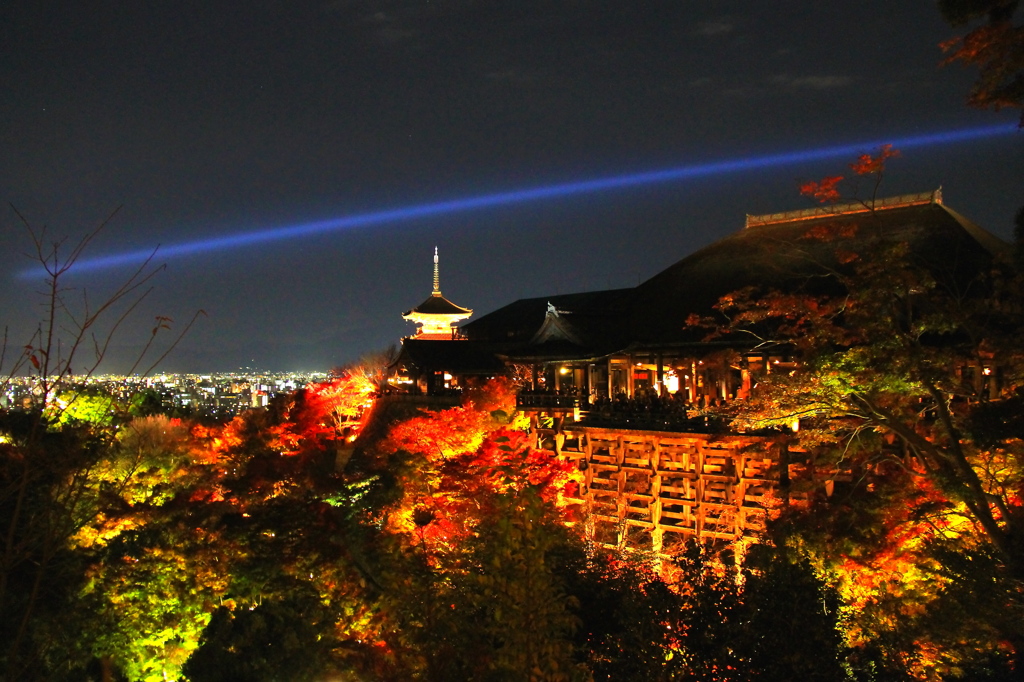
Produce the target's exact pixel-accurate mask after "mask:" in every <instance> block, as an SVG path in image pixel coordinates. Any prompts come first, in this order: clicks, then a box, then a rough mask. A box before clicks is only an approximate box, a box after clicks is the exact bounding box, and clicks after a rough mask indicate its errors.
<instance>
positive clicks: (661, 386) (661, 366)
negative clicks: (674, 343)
mask: <svg viewBox="0 0 1024 682" xmlns="http://www.w3.org/2000/svg"><path fill="white" fill-rule="evenodd" d="M658 395H660V396H661V397H663V398H664V397H665V395H666V391H665V358H664V356H662V354H661V353H658Z"/></svg>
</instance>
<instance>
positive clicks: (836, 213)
mask: <svg viewBox="0 0 1024 682" xmlns="http://www.w3.org/2000/svg"><path fill="white" fill-rule="evenodd" d="M829 234H831V235H833V236H831V237H830V236H828V235H829ZM836 235H839V236H838V237H836ZM878 238H883V239H885V240H888V241H896V242H903V243H906V244H907V246H908V248H909V252H910V254H911V258H912V259H913V260H914V262H916V263H918V264H920V265H923V266H924V267H926V268H928V270H929V271H930V272H931V273H932V275H933V276H934V277H935V278H936V280H937V281H940V282H942V283H943V284H944V286H947V287H953V288H955V289H959V290H962V291H967V290H969V284H970V282H971V281H972V280H973V279H974V278H975V277H976V276H977V275H978V273H979V272H983V271H986V270H987V269H988V268H989V267H990V266H991V264H992V262H993V260H994V259H997V258H1001V257H1003V256H1005V255H1007V254H1008V249H1009V246H1008V245H1007V244H1006V243H1005V242H1003V241H1002V240H1001V239H999V238H998V237H996V236H994V235H992V234H991V233H989V232H986V231H985V230H983V229H982V228H980V227H978V226H977V225H975V224H974V223H972V222H971V221H970V220H968V219H966V218H964V217H963V216H961V215H960V214H959V213H957V212H956V211H953V210H952V209H950V208H948V207H946V206H944V205H943V204H942V197H941V194H940V193H939V192H929V193H924V194H919V195H905V196H902V197H893V198H889V199H879V200H878V201H876V202H874V205H872V206H866V205H865V204H863V203H858V204H850V205H846V206H833V207H826V208H814V209H809V210H803V211H793V212H789V213H777V214H768V215H765V216H748V217H747V227H746V229H743V230H741V231H739V232H736V233H735V234H733V235H731V236H728V237H726V238H724V239H721V240H719V241H717V242H715V243H713V244H711V245H709V246H707V247H705V248H703V249H701V250H699V251H697V252H695V253H693V254H691V255H689V256H687V257H685V258H683V259H682V260H680V261H678V262H677V263H675V264H674V265H671V266H669V267H668V268H666V269H665V270H663V271H661V272H660V273H658V274H656V275H654V276H653V277H651V278H650V279H648V280H647V281H645V282H643V283H642V284H640V285H639V286H637V287H635V288H631V289H614V290H608V291H593V292H584V293H578V294H568V295H558V296H546V297H541V298H532V299H520V300H518V301H515V302H513V303H510V304H508V305H506V306H504V307H503V308H499V309H498V310H496V311H494V312H492V313H489V314H487V315H485V316H483V317H481V318H479V319H478V320H476V321H475V322H471V323H469V324H467V325H464V326H463V327H462V331H463V332H464V333H465V334H466V336H467V337H468V338H470V339H476V340H479V341H481V342H484V341H487V342H492V343H495V344H501V345H502V346H503V348H502V351H501V353H502V355H504V356H506V357H515V358H520V359H523V360H526V359H528V358H530V357H533V358H536V359H537V360H540V359H541V358H548V359H550V358H568V357H570V356H573V355H575V356H576V357H577V358H579V359H581V360H582V359H584V358H587V357H590V358H593V357H599V356H601V355H602V354H605V355H607V354H611V353H615V352H619V351H622V350H624V349H634V350H642V349H645V348H648V349H651V348H668V347H682V346H699V345H703V337H704V334H705V333H706V332H705V331H704V330H700V329H696V328H690V327H688V326H687V324H686V320H687V317H689V316H690V315H691V314H697V315H709V314H712V313H713V312H714V306H715V304H716V303H717V302H718V300H719V299H720V298H721V297H722V296H724V295H726V294H728V293H731V292H733V291H737V290H739V289H743V288H745V287H758V288H760V289H761V290H768V289H773V288H774V289H782V290H797V289H799V290H802V291H808V292H813V290H814V288H815V287H818V288H820V289H821V291H820V292H819V293H827V292H826V291H825V288H827V287H828V286H830V280H829V279H828V278H826V277H823V276H822V275H824V274H826V273H827V272H829V271H834V270H837V269H840V270H841V269H843V268H844V267H849V266H846V265H844V264H842V263H839V262H838V260H837V258H838V256H837V251H839V250H840V247H842V249H845V250H847V251H852V252H858V251H859V252H861V253H865V254H866V253H870V249H871V248H872V244H873V242H874V241H876V240H877V239H878ZM551 307H554V308H556V309H557V310H558V311H561V312H560V314H559V315H558V316H557V317H554V318H553V317H552V316H551V315H550V314H549V309H550V308H551Z"/></svg>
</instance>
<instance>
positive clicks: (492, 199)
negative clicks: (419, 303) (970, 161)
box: [18, 123, 1018, 278]
mask: <svg viewBox="0 0 1024 682" xmlns="http://www.w3.org/2000/svg"><path fill="white" fill-rule="evenodd" d="M1017 130H1018V128H1017V124H1016V123H1004V124H1001V125H992V126H983V127H976V128H966V129H961V130H947V131H943V132H937V133H929V134H925V135H914V136H910V137H903V138H898V139H889V140H884V141H869V142H859V143H855V144H844V145H839V146H833V147H820V148H816V149H804V150H800V151H795V152H785V153H778V154H767V155H764V156H757V157H749V158H739V159H727V160H723V161H712V162H708V163H698V164H691V165H686V166H677V167H675V168H667V169H662V170H654V171H646V172H640V173H632V174H627V175H616V176H610V177H603V178H594V179H590V180H580V181H576V182H563V183H557V184H554V185H546V186H542V187H528V188H524V189H514V190H509V191H506V192H496V193H492V194H484V195H480V196H475V197H464V198H460V199H447V200H443V201H437V202H432V203H425V204H417V205H413V206H403V207H398V208H390V209H384V210H380V211H371V212H369V213H359V214H356V215H349V216H343V217H340V218H331V219H327V220H319V221H314V222H308V223H301V224H298V225H287V226H282V227H273V228H266V229H259V230H253V231H248V232H239V233H235V234H226V235H223V236H220V237H212V238H208V239H197V240H194V241H189V242H182V243H179V244H170V245H166V246H161V247H160V248H159V251H158V255H159V257H160V258H161V259H168V258H174V257H178V256H186V255H191V254H198V253H205V252H210V251H220V250H225V249H232V248H237V247H245V246H252V245H255V244H263V243H266V242H272V241H279V240H283V239H295V238H299V237H304V236H308V235H315V234H322V233H325V232H333V231H338V230H346V229H354V228H360V227H371V226H374V225H387V224H392V223H398V222H406V221H411V220H417V219H421V218H428V217H431V216H437V215H445V214H451V213H461V212H466V211H474V210H479V209H486V208H495V207H500V206H511V205H515V204H522V203H527V202H531V201H542V200H545V199H554V198H558V197H569V196H575V195H582V194H594V193H597V192H606V191H613V190H620V189H626V188H630V187H637V186H642V185H652V184H660V183H669V182H680V181H684V180H691V179H696V178H703V177H709V176H714V175H725V174H728V173H740V172H744V171H755V170H762V169H767V168H774V167H777V166H785V165H791V164H796V163H806V162H809V161H818V160H822V159H830V158H838V157H844V156H851V155H854V154H858V153H861V152H863V151H865V150H867V149H871V148H874V147H878V146H879V145H880V144H883V143H884V144H892V145H893V146H894V147H896V148H897V149H909V148H914V147H927V146H932V145H941V144H952V143H956V142H965V141H969V140H976V139H982V138H987V137H993V136H997V135H1008V134H1010V133H1013V132H1016V131H1017ZM151 254H152V250H151V249H139V250H132V251H124V252H121V253H113V254H110V255H108V256H98V257H95V258H86V259H82V260H80V261H78V262H77V263H76V265H75V270H76V271H77V272H85V271H91V270H101V269H105V268H111V267H116V266H120V265H128V264H134V265H137V264H138V263H139V262H140V261H143V260H145V259H146V258H148V257H149V256H150V255H151ZM43 275H45V273H44V272H43V271H42V269H41V268H39V267H34V268H30V269H27V270H23V271H21V272H20V273H19V274H18V276H19V277H20V278H29V277H39V276H43Z"/></svg>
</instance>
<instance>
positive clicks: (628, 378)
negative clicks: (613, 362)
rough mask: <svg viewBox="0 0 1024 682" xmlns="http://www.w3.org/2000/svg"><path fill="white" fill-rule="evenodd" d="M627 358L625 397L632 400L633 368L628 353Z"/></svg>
mask: <svg viewBox="0 0 1024 682" xmlns="http://www.w3.org/2000/svg"><path fill="white" fill-rule="evenodd" d="M628 357H629V367H627V368H626V397H628V398H630V399H632V398H633V396H634V395H635V393H634V388H633V371H634V369H633V367H634V366H633V354H632V353H630V355H628Z"/></svg>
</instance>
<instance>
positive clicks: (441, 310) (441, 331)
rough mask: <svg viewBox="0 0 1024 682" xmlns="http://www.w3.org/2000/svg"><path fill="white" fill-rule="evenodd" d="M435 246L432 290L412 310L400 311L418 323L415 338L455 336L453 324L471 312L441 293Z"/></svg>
mask: <svg viewBox="0 0 1024 682" xmlns="http://www.w3.org/2000/svg"><path fill="white" fill-rule="evenodd" d="M439 260H440V259H439V258H438V256H437V247H436V246H435V247H434V290H433V291H431V292H430V297H429V298H428V299H427V300H425V301H424V302H423V303H420V304H419V305H418V306H416V307H415V308H413V309H412V310H407V311H406V312H404V313H402V317H404V318H405V319H407V320H409V321H410V322H415V323H416V324H418V325H419V329H417V330H416V334H415V336H413V338H416V339H446V340H451V339H452V338H455V332H456V331H457V330H456V328H455V325H456V324H457V323H458V322H460V321H461V320H465V319H466V318H468V317H469V316H470V315H472V314H473V310H472V309H471V308H463V307H462V306H460V305H455V304H454V303H452V302H451V301H449V300H448V299H447V298H445V297H444V296H442V295H441V272H440V268H439V267H438V261H439Z"/></svg>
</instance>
